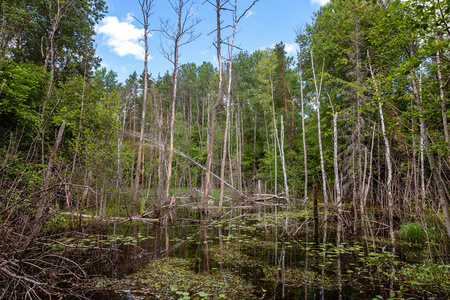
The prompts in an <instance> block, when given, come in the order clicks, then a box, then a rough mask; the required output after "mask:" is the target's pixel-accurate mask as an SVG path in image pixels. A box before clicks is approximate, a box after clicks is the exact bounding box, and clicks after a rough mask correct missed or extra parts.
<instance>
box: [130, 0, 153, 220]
mask: <svg viewBox="0 0 450 300" xmlns="http://www.w3.org/2000/svg"><path fill="white" fill-rule="evenodd" d="M152 3H153V0H142V1H141V0H139V5H140V6H141V10H142V16H143V21H142V22H141V24H142V26H143V27H144V43H145V46H144V47H145V56H144V90H143V91H142V93H143V95H142V116H141V132H140V137H139V148H138V157H137V165H136V176H135V179H134V188H133V198H132V202H131V204H132V212H133V215H136V207H137V198H138V191H139V177H140V176H139V175H140V172H141V159H142V148H143V145H144V129H145V112H146V108H147V94H148V66H147V64H148V55H149V53H148V35H149V30H148V26H149V18H150V15H151V8H152Z"/></svg>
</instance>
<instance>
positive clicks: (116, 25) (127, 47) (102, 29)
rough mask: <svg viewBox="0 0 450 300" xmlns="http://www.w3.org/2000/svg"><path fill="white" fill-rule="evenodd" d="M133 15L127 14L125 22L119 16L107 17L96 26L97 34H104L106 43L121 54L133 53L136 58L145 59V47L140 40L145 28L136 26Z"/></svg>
mask: <svg viewBox="0 0 450 300" xmlns="http://www.w3.org/2000/svg"><path fill="white" fill-rule="evenodd" d="M133 20H134V19H133V16H132V15H131V14H127V17H126V19H125V21H124V22H121V21H119V19H118V18H117V17H113V16H112V17H105V18H103V20H102V21H101V24H100V25H97V26H96V27H95V32H96V33H97V34H103V35H104V39H105V41H106V44H107V45H108V46H109V47H110V48H111V49H112V51H113V52H114V53H116V54H117V55H119V56H126V55H132V56H134V58H135V59H138V60H144V53H145V51H144V47H143V46H142V45H141V44H140V40H141V39H142V38H143V37H144V29H138V28H136V27H135V26H134V25H133V24H132V23H131V22H132V21H133Z"/></svg>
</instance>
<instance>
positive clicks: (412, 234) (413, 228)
mask: <svg viewBox="0 0 450 300" xmlns="http://www.w3.org/2000/svg"><path fill="white" fill-rule="evenodd" d="M398 234H399V236H400V237H401V238H402V239H403V240H404V241H407V242H410V243H412V244H423V243H425V242H426V239H427V236H426V234H425V231H424V230H423V228H422V225H421V224H420V223H419V222H413V223H404V224H402V225H400V230H399V232H398Z"/></svg>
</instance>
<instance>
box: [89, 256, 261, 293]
mask: <svg viewBox="0 0 450 300" xmlns="http://www.w3.org/2000/svg"><path fill="white" fill-rule="evenodd" d="M194 266H195V263H194V262H193V261H192V260H186V259H181V258H161V259H157V260H154V261H152V262H150V263H149V264H148V265H147V266H145V267H144V268H142V269H141V270H139V271H138V272H137V273H135V274H133V275H131V276H128V277H126V278H125V279H123V280H109V279H99V280H98V281H97V282H95V283H94V284H93V286H92V288H96V289H109V290H114V291H128V292H130V291H131V292H133V293H138V294H143V295H146V294H147V295H158V297H159V298H161V299H256V296H255V295H253V294H252V293H251V291H252V286H251V285H250V284H249V283H247V282H246V281H245V280H244V279H242V278H241V277H239V276H237V275H234V274H232V273H230V272H227V271H221V272H219V271H216V270H212V271H210V272H209V273H198V272H195V271H194V270H193V269H194Z"/></svg>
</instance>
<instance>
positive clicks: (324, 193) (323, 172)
mask: <svg viewBox="0 0 450 300" xmlns="http://www.w3.org/2000/svg"><path fill="white" fill-rule="evenodd" d="M311 65H312V70H313V75H314V85H315V88H316V104H317V130H318V137H319V151H320V168H321V170H322V186H323V199H324V203H325V220H326V218H327V217H326V211H327V206H328V194H327V175H326V173H325V164H324V160H323V150H322V132H321V125H320V94H321V92H322V80H323V68H324V66H325V59H324V60H323V63H322V75H321V78H320V86H319V87H318V86H317V79H316V72H315V70H314V58H313V52H312V50H311Z"/></svg>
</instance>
